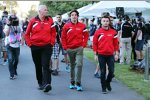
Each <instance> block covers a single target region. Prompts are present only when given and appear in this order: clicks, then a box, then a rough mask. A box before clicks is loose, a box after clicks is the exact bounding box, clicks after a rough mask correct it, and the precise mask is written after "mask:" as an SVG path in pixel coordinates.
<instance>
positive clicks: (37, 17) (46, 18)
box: [35, 15, 49, 20]
mask: <svg viewBox="0 0 150 100" xmlns="http://www.w3.org/2000/svg"><path fill="white" fill-rule="evenodd" d="M48 17H49V16H46V17H45V19H44V20H49V19H48ZM35 19H37V20H40V18H39V15H37V16H36V17H35Z"/></svg>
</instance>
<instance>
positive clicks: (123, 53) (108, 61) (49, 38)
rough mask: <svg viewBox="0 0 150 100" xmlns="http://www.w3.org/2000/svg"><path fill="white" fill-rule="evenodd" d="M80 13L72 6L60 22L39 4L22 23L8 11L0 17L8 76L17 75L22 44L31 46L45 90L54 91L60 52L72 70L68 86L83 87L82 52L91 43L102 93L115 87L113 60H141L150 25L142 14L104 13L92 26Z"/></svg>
mask: <svg viewBox="0 0 150 100" xmlns="http://www.w3.org/2000/svg"><path fill="white" fill-rule="evenodd" d="M79 16H80V14H79V12H78V11H77V10H72V11H71V12H70V13H69V14H68V19H67V20H62V16H61V14H57V15H56V19H57V20H56V21H53V19H52V17H50V16H48V10H47V7H46V6H45V5H40V6H39V8H38V15H37V16H35V17H34V18H31V19H28V18H26V19H25V21H24V22H23V23H22V25H21V26H20V25H19V20H18V17H17V16H16V14H15V13H13V14H10V16H8V12H7V11H4V12H3V16H2V21H0V64H1V65H6V64H7V63H8V68H9V72H10V77H9V78H10V79H11V80H14V79H16V78H17V75H18V73H17V65H18V62H19V55H20V45H28V46H29V47H30V49H31V55H32V59H33V62H34V65H35V70H36V79H37V83H38V86H39V89H40V90H43V91H44V92H49V91H50V90H51V89H52V86H51V74H52V75H54V76H57V75H59V71H60V70H59V69H60V66H61V64H59V62H60V61H59V60H60V59H59V58H60V52H62V55H63V57H64V58H63V59H62V60H61V62H64V63H65V64H66V68H65V69H66V71H67V72H69V73H70V85H69V88H70V89H76V90H77V91H82V90H83V89H82V67H83V66H84V65H83V50H84V48H85V47H86V46H87V45H90V47H92V49H93V53H94V57H95V60H96V62H97V65H96V70H95V72H94V77H96V78H99V79H100V80H101V87H102V92H103V93H107V91H111V90H112V88H111V84H110V83H111V81H112V78H113V77H114V63H115V62H117V61H118V62H119V64H128V65H131V64H132V63H131V60H132V59H134V64H139V63H141V62H142V61H143V59H144V54H143V46H144V44H145V45H146V44H147V43H148V41H147V40H148V39H149V37H148V36H149V35H150V34H149V33H150V24H149V23H148V24H147V23H145V21H144V18H143V17H142V16H136V18H135V19H130V18H129V16H128V15H125V16H124V17H123V18H120V19H118V22H117V23H114V22H113V17H111V16H110V15H109V13H103V14H102V15H101V17H100V21H99V23H98V24H97V25H96V24H94V21H95V18H92V19H90V24H89V26H87V25H86V24H84V19H81V20H79ZM29 20H30V21H29ZM87 27H89V29H87ZM1 54H2V55H1ZM2 58H3V59H2ZM2 60H3V61H2ZM76 67H77V71H76V70H75V68H76Z"/></svg>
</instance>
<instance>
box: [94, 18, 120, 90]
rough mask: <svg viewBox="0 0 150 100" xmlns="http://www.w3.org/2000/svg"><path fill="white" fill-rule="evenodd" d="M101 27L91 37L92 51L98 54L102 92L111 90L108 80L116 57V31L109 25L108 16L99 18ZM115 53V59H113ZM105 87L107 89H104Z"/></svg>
mask: <svg viewBox="0 0 150 100" xmlns="http://www.w3.org/2000/svg"><path fill="white" fill-rule="evenodd" d="M101 25H102V26H101V28H100V29H98V30H97V31H96V32H95V34H94V38H93V51H94V54H95V55H98V61H99V66H100V70H101V76H100V77H101V87H102V93H107V90H108V91H111V89H112V88H111V85H110V82H111V81H112V78H113V77H114V62H115V60H117V59H118V48H119V46H118V45H119V44H118V39H117V32H116V31H115V30H114V29H112V28H111V26H110V18H109V17H108V16H103V17H102V18H101ZM114 54H115V59H114ZM106 64H107V66H108V75H107V76H106ZM106 89H107V90H106Z"/></svg>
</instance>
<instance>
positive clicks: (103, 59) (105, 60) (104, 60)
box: [98, 54, 114, 89]
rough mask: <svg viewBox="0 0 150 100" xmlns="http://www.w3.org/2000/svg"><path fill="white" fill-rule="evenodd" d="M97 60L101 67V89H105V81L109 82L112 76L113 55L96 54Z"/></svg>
mask: <svg viewBox="0 0 150 100" xmlns="http://www.w3.org/2000/svg"><path fill="white" fill-rule="evenodd" d="M98 61H99V65H100V69H101V85H102V89H106V84H107V82H111V81H112V78H113V76H114V56H113V55H108V56H106V55H100V54H99V55H98ZM106 64H107V65H108V75H107V77H106Z"/></svg>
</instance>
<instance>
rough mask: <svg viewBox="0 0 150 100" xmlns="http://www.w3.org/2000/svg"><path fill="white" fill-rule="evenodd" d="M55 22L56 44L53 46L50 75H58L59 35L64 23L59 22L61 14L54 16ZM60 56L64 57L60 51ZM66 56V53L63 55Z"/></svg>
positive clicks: (60, 47)
mask: <svg viewBox="0 0 150 100" xmlns="http://www.w3.org/2000/svg"><path fill="white" fill-rule="evenodd" d="M56 19H57V21H55V28H56V32H57V34H56V42H55V45H54V46H53V54H52V70H53V71H52V75H58V69H59V54H60V49H61V50H62V49H63V48H62V46H61V33H62V28H63V26H64V24H65V23H64V22H63V21H62V20H61V19H62V16H61V14H57V15H56ZM62 54H63V55H64V51H63V50H62ZM65 55H67V53H65Z"/></svg>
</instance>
